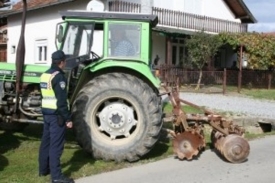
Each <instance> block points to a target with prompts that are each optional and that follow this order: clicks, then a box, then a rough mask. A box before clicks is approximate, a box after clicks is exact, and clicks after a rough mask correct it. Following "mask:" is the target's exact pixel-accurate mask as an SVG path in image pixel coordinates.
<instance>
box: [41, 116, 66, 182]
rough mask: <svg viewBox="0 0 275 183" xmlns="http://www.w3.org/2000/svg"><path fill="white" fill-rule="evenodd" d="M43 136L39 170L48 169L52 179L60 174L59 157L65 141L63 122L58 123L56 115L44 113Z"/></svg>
mask: <svg viewBox="0 0 275 183" xmlns="http://www.w3.org/2000/svg"><path fill="white" fill-rule="evenodd" d="M43 118H44V127H43V136H42V141H41V145H40V149H39V160H38V161H39V172H40V173H47V172H49V171H50V174H51V178H52V179H53V180H55V179H59V178H60V177H61V176H62V172H61V165H60V157H61V155H62V152H63V149H64V143H65V130H66V127H65V124H63V125H59V124H58V120H60V118H59V116H58V115H44V116H43Z"/></svg>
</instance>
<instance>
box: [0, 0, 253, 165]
mask: <svg viewBox="0 0 275 183" xmlns="http://www.w3.org/2000/svg"><path fill="white" fill-rule="evenodd" d="M23 2H25V4H26V0H24V1H23ZM61 15H62V18H63V19H64V22H62V23H59V24H58V25H57V29H56V47H57V49H60V50H63V51H64V52H65V54H66V56H67V58H66V74H67V78H68V84H69V87H68V93H69V101H70V108H71V111H72V115H73V116H72V120H73V123H74V132H75V137H76V141H77V142H78V144H79V145H80V146H81V147H82V148H83V149H84V150H85V151H86V152H88V153H91V154H92V155H93V157H94V158H96V159H104V160H114V161H117V162H120V161H130V162H132V161H137V160H139V159H140V158H141V157H142V156H144V155H145V154H147V153H148V152H149V151H150V150H151V149H152V148H153V147H154V145H155V143H156V142H157V141H158V139H159V135H160V132H161V130H165V131H166V132H167V133H168V134H170V135H171V136H172V138H173V141H172V144H173V150H174V154H176V155H177V157H178V158H179V159H188V160H191V159H193V158H194V157H196V156H197V155H198V154H199V153H200V152H201V151H203V149H204V148H205V146H206V141H205V136H204V131H203V129H204V125H205V124H208V125H210V126H211V127H212V128H213V130H212V132H211V140H212V143H213V145H214V147H215V148H216V149H217V150H218V151H217V152H220V153H221V154H222V155H223V156H224V157H225V159H227V160H228V161H230V162H232V163H241V162H244V161H245V160H246V159H247V157H248V155H249V152H250V146H249V144H248V142H247V141H246V140H245V139H244V138H243V137H242V136H243V134H244V130H243V129H242V128H241V127H239V126H237V125H234V123H233V122H232V121H230V120H226V119H225V118H223V117H222V116H220V115H218V114H215V113H213V112H212V111H208V110H205V109H203V108H202V107H200V106H197V105H195V104H192V103H190V102H188V101H185V100H183V99H180V98H179V90H178V89H179V86H178V84H177V86H176V87H173V88H172V90H171V91H169V89H168V88H167V87H166V86H164V89H165V90H166V94H168V95H169V98H170V101H171V104H172V106H173V111H172V112H173V114H172V116H171V117H172V118H171V119H170V121H171V122H172V123H173V130H170V129H164V128H163V129H162V124H163V121H164V119H163V116H164V115H163V111H162V102H161V101H162V100H161V94H160V93H159V88H160V86H161V85H160V81H159V79H158V77H157V76H156V74H154V73H153V72H152V70H151V67H150V65H151V64H150V59H151V50H152V41H151V40H152V35H151V34H152V28H153V27H155V26H156V24H157V23H158V18H157V16H154V15H144V14H128V13H127V14H126V13H125V14H124V13H112V12H88V11H65V12H61ZM24 17H25V16H24V14H23V20H24ZM24 23H25V22H24V21H23V22H22V25H24ZM22 30H23V31H22V32H21V37H20V40H19V47H18V50H17V53H18V55H17V57H16V64H9V63H0V122H1V123H0V127H1V128H2V129H13V130H20V129H22V128H24V127H25V125H26V124H28V123H41V124H43V116H42V114H41V93H40V76H41V74H42V73H43V72H44V71H46V70H47V69H48V67H46V66H38V65H24V64H23V63H24V62H23V61H24V53H25V52H24V51H25V49H24V36H22V35H23V34H22V33H24V26H22ZM118 38H123V39H121V40H123V41H121V40H120V41H119V39H118ZM126 38H127V39H126ZM126 40H127V41H126ZM118 48H119V49H118ZM95 50H97V51H95ZM20 59H23V61H20ZM181 103H185V104H187V105H191V106H192V107H195V108H198V109H201V110H202V111H203V112H204V115H199V114H196V115H195V114H191V115H188V114H186V113H185V112H184V111H183V110H182V106H181Z"/></svg>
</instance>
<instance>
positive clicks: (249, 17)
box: [224, 0, 257, 23]
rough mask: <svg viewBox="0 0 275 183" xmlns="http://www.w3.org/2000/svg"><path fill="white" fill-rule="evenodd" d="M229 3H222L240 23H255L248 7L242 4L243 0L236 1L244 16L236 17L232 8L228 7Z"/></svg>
mask: <svg viewBox="0 0 275 183" xmlns="http://www.w3.org/2000/svg"><path fill="white" fill-rule="evenodd" d="M229 1H231V0H224V2H225V3H226V5H227V6H228V7H229V9H230V10H231V11H232V12H233V13H234V15H235V18H238V19H240V20H241V22H242V23H257V20H256V18H255V17H254V16H253V14H252V13H251V12H250V10H249V9H248V7H247V6H246V5H245V3H244V2H243V0H237V1H238V2H239V4H240V5H241V7H242V8H243V9H244V11H245V12H246V15H245V16H238V15H237V14H236V13H235V11H234V9H233V7H231V6H230V3H229Z"/></svg>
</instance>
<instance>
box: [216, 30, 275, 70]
mask: <svg viewBox="0 0 275 183" xmlns="http://www.w3.org/2000/svg"><path fill="white" fill-rule="evenodd" d="M219 37H220V39H221V41H223V42H224V43H225V44H229V45H230V46H231V47H232V48H233V49H234V50H238V48H239V47H240V46H241V45H242V46H244V48H245V54H246V55H247V56H248V58H247V59H248V67H249V68H251V69H261V70H267V69H269V68H270V67H274V66H275V36H274V35H270V34H263V33H256V32H253V33H251V32H245V33H221V34H220V35H219ZM237 52H238V51H237Z"/></svg>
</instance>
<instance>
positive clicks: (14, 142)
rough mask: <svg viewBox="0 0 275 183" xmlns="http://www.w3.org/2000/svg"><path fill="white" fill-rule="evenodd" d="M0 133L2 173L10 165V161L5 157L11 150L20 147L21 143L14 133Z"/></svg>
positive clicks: (0, 169)
mask: <svg viewBox="0 0 275 183" xmlns="http://www.w3.org/2000/svg"><path fill="white" fill-rule="evenodd" d="M1 132H2V131H0V171H2V170H4V168H5V167H6V166H8V165H9V160H8V159H7V158H6V157H5V156H4V155H3V154H5V153H6V152H8V151H9V150H12V149H16V148H18V147H19V146H20V141H19V138H18V137H17V136H15V135H14V132H10V131H4V132H3V133H1Z"/></svg>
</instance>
